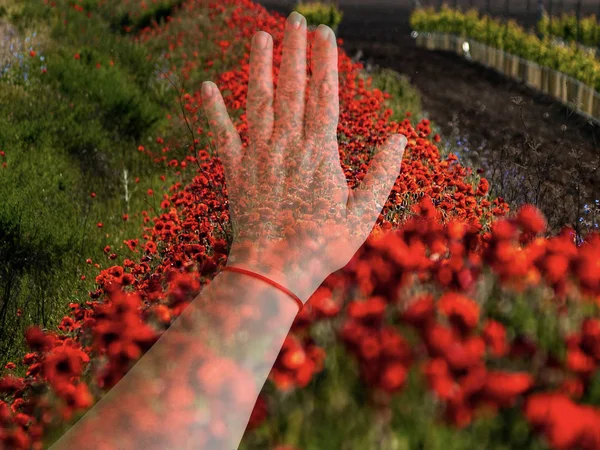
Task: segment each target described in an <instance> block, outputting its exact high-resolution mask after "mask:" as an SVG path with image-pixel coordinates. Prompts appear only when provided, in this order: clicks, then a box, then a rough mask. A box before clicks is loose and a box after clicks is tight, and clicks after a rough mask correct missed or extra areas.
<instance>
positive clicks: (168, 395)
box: [51, 272, 298, 450]
mask: <svg viewBox="0 0 600 450" xmlns="http://www.w3.org/2000/svg"><path fill="white" fill-rule="evenodd" d="M297 312H298V307H297V305H296V304H295V303H294V301H293V300H292V299H291V298H290V297H288V296H287V295H286V294H284V293H283V292H281V291H280V290H278V289H277V288H275V287H272V286H269V285H268V284H267V283H265V282H264V281H261V280H258V279H255V278H253V277H251V276H248V275H244V274H239V273H231V272H222V273H220V274H219V275H217V276H216V277H215V278H214V279H213V280H212V282H211V283H210V284H208V285H207V286H206V287H205V288H204V289H203V290H202V292H201V293H200V295H198V297H197V298H196V299H195V300H194V301H193V302H192V303H191V304H190V305H189V306H188V307H187V308H186V309H185V311H184V312H183V313H182V314H181V316H180V317H179V318H178V319H177V321H175V322H174V323H173V325H172V326H171V327H170V328H169V329H168V330H167V331H166V332H165V333H164V334H163V335H162V336H161V338H160V339H159V340H158V341H157V343H156V344H155V345H154V346H153V347H152V348H151V349H150V350H149V351H148V352H147V353H146V354H145V355H144V356H143V357H142V358H141V359H140V360H139V361H138V362H137V364H136V365H135V366H134V367H133V368H132V369H131V370H130V371H129V372H128V373H127V375H125V377H124V378H123V379H122V380H121V381H120V382H119V383H118V384H117V385H116V386H115V387H114V388H113V389H112V390H111V391H110V392H109V393H108V394H106V395H105V396H104V397H103V398H102V399H101V400H100V401H99V402H98V403H97V404H96V405H95V406H94V407H93V408H92V409H91V410H90V411H89V412H88V413H87V414H86V415H85V416H84V417H83V418H82V419H81V420H80V421H79V422H78V423H77V424H76V425H75V426H74V427H73V428H71V429H70V430H69V432H67V433H66V434H65V435H64V436H63V437H62V438H61V439H60V440H59V441H57V442H56V444H55V445H53V446H52V447H51V448H52V450H61V449H65V450H67V449H69V450H71V449H84V448H85V449H104V448H106V449H108V448H114V449H138V448H139V449H144V450H151V449H165V450H166V449H186V448H190V449H192V448H193V449H209V450H217V449H218V450H221V449H222V450H225V449H226V450H232V449H235V448H237V447H238V445H239V442H240V440H241V438H242V436H243V433H244V430H245V428H246V425H247V423H248V419H249V417H250V414H251V412H252V409H253V407H254V404H255V402H256V398H257V397H258V394H259V392H260V390H261V389H262V386H263V384H264V382H265V380H266V379H267V377H268V375H269V372H270V370H271V367H272V365H273V363H274V361H275V359H276V358H277V355H278V353H279V351H280V349H281V346H282V344H283V341H284V339H285V337H286V336H287V334H288V332H289V329H290V326H291V324H292V322H293V320H294V317H295V316H296V314H297ZM217 358H218V359H217ZM223 361H227V362H226V363H224V362H223ZM215 435H216V436H215Z"/></svg>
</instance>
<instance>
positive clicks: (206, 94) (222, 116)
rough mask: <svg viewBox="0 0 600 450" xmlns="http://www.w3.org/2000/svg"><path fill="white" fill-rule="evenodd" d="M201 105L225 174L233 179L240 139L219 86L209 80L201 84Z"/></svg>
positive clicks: (237, 162)
mask: <svg viewBox="0 0 600 450" xmlns="http://www.w3.org/2000/svg"><path fill="white" fill-rule="evenodd" d="M202 107H203V108H204V112H205V114H206V117H207V119H208V124H209V126H210V131H212V133H213V135H214V136H215V138H216V143H217V152H218V155H219V158H220V159H221V161H222V163H223V167H224V169H225V175H226V177H227V178H228V179H229V180H233V179H234V175H235V174H236V173H237V172H238V170H239V167H240V162H241V153H242V140H241V139H240V135H239V134H238V132H237V130H236V128H235V127H234V126H233V123H231V119H230V117H229V114H228V113H227V108H226V107H225V103H224V102H223V97H221V92H219V88H218V87H217V85H216V84H214V83H213V82H211V81H205V82H204V83H203V84H202Z"/></svg>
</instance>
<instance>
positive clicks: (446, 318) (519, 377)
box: [0, 0, 600, 449]
mask: <svg viewBox="0 0 600 450" xmlns="http://www.w3.org/2000/svg"><path fill="white" fill-rule="evenodd" d="M134 5H136V6H137V7H140V8H143V7H144V5H145V3H144V2H143V1H140V2H136V3H135V4H134ZM48 7H49V8H53V7H57V8H60V7H66V8H72V7H73V6H72V5H70V4H62V3H60V4H59V5H58V6H56V5H55V6H50V5H49V6H48ZM82 13H84V10H83V8H82ZM207 20H208V21H211V22H212V23H214V24H215V27H214V30H213V31H212V32H211V34H210V35H208V36H204V35H199V33H198V29H197V28H196V27H194V26H192V24H193V23H194V21H207ZM284 23H285V18H284V17H281V16H279V15H271V14H269V13H268V12H267V11H266V10H265V9H264V8H262V7H261V6H259V5H256V4H254V3H252V2H251V1H248V0H221V1H213V0H193V1H188V2H185V3H183V4H182V7H181V10H180V11H179V12H178V14H176V15H175V16H174V17H170V18H168V19H167V21H166V22H165V23H164V24H163V25H161V26H151V27H144V28H142V29H141V30H140V32H139V34H138V35H137V37H136V39H138V40H139V42H140V43H141V44H142V45H144V46H148V48H156V49H159V48H161V49H162V48H164V47H165V46H167V48H168V50H166V51H161V52H157V55H156V59H157V60H158V61H160V64H161V66H162V65H165V60H166V61H168V67H169V74H168V75H175V74H178V75H180V76H181V77H182V78H183V79H186V80H192V79H194V76H196V77H197V73H198V72H199V71H202V70H204V71H207V70H208V68H209V67H211V66H212V65H213V64H224V66H226V65H227V64H231V67H235V68H234V69H231V70H227V71H224V72H222V73H221V74H220V75H219V77H218V78H217V79H216V80H215V82H216V84H217V85H218V87H219V89H220V90H221V92H222V94H223V98H224V100H225V103H226V105H227V108H228V110H229V112H230V114H231V115H232V118H233V120H234V124H235V125H236V127H237V130H238V131H239V132H240V135H241V137H242V141H243V142H244V145H246V144H247V128H246V126H247V122H246V117H245V113H244V111H245V101H246V94H247V85H248V73H249V68H248V64H249V52H250V40H251V38H252V36H253V35H254V33H256V31H257V30H265V31H267V32H269V33H270V34H272V35H273V38H274V58H273V60H274V66H275V67H274V79H275V84H277V76H278V71H279V65H280V62H281V51H282V38H283V32H284ZM309 34H310V36H309V42H312V32H311V33H309ZM206 39H208V40H211V41H212V42H213V43H214V44H215V48H216V49H217V51H216V52H215V53H214V55H213V58H212V59H211V60H208V61H207V60H201V59H199V58H198V56H197V54H195V53H194V48H195V46H197V45H198V42H199V41H200V40H206ZM338 43H341V40H340V39H338ZM309 54H310V48H309ZM361 69H362V65H361V64H360V63H353V62H352V61H351V59H350V58H349V57H348V56H347V55H345V54H344V52H343V51H342V50H340V51H339V72H340V121H339V125H338V141H339V153H340V162H341V164H342V167H343V169H344V172H345V174H346V177H347V181H348V184H349V186H350V187H352V188H354V187H355V186H356V185H357V183H358V182H359V181H360V180H361V179H362V178H364V176H365V173H366V172H367V171H368V165H369V160H370V157H371V156H372V153H373V150H374V147H375V145H377V144H380V143H382V142H384V141H385V139H386V138H387V136H389V135H390V134H393V133H402V134H404V135H406V136H407V138H408V143H409V144H408V147H407V151H406V153H405V159H404V162H403V165H402V170H401V172H400V174H399V176H398V179H397V180H396V183H395V185H394V187H393V189H392V192H391V193H390V196H389V199H388V201H387V202H386V204H385V206H384V208H383V210H382V212H381V214H380V217H379V220H378V222H377V225H376V226H375V228H374V230H373V233H372V235H371V237H370V238H369V239H368V240H367V242H365V244H364V245H363V247H362V248H361V249H360V250H359V251H358V252H357V254H356V255H355V257H354V258H353V259H352V260H351V261H350V262H349V263H348V265H347V266H346V267H345V268H344V269H342V270H340V271H338V272H336V273H334V274H331V275H330V276H329V277H328V278H327V280H325V282H324V283H323V284H322V286H321V287H320V288H319V289H318V290H317V291H316V292H315V293H314V294H313V296H312V297H311V298H310V300H309V301H308V303H307V304H306V305H305V307H304V308H303V310H302V311H301V312H300V313H299V314H298V316H297V317H296V319H295V321H294V324H293V326H292V329H291V331H290V333H289V335H288V336H287V338H286V340H285V342H284V345H283V348H282V350H281V352H280V354H279V357H278V359H277V361H276V363H275V365H274V367H273V369H272V371H271V373H270V376H269V381H268V383H266V384H265V387H264V388H263V391H262V393H261V395H260V397H259V399H258V401H257V403H256V406H255V409H254V412H253V414H252V417H251V419H250V423H249V425H248V428H247V430H246V435H245V436H244V440H243V441H242V448H273V447H275V446H278V445H279V446H280V447H279V448H280V449H282V448H283V446H284V445H286V446H289V447H286V448H296V449H303V448H305V449H311V448H343V447H344V446H346V447H347V446H348V445H351V446H353V447H352V448H373V449H375V448H378V449H379V448H390V449H391V448H432V449H434V448H435V449H437V448H439V449H442V448H443V449H471V448H475V447H476V446H481V447H484V448H506V449H509V448H539V449H542V448H548V446H549V447H551V448H556V449H569V448H581V449H598V448H600V409H599V407H600V371H599V370H598V365H599V364H600V256H599V255H600V238H599V236H598V235H593V234H591V235H589V236H587V238H586V240H585V242H583V243H582V244H581V245H576V243H575V239H574V233H573V232H572V230H569V229H565V230H563V232H562V233H560V234H559V235H557V236H547V235H546V233H545V231H546V223H545V220H544V218H543V217H542V216H541V215H540V214H539V212H538V211H537V210H535V209H534V208H532V207H530V206H524V207H522V208H521V209H519V210H518V211H516V212H515V213H513V214H510V215H509V208H508V206H507V205H506V203H505V202H504V201H503V200H502V199H501V198H496V199H492V198H490V197H489V195H488V190H489V184H488V182H487V180H485V179H483V178H480V177H478V176H477V175H476V174H474V173H473V172H472V171H471V170H470V169H467V168H465V167H463V166H462V165H461V164H460V163H459V162H458V161H457V157H456V156H455V155H452V154H450V155H449V156H448V157H446V158H442V157H441V156H440V152H439V150H438V148H437V147H436V143H437V142H439V140H440V138H439V136H437V135H434V136H432V135H431V134H432V133H431V126H430V125H431V124H430V123H429V121H427V120H422V121H420V122H418V123H412V122H411V119H410V113H407V114H406V118H405V119H403V120H402V121H394V120H390V118H391V116H392V115H393V114H394V113H396V114H397V113H398V112H397V111H392V110H391V109H389V108H386V107H385V105H384V102H385V100H386V99H387V97H389V94H386V93H384V92H382V91H380V90H379V89H373V88H371V82H372V80H371V79H370V78H368V79H367V80H366V81H365V80H364V79H362V78H361V77H360V76H359V71H360V70H361ZM194 74H196V75H194ZM190 86H192V87H191V88H189V90H187V91H186V92H182V96H181V101H182V104H181V106H182V108H181V110H180V112H181V116H180V117H179V118H180V119H181V120H185V121H186V123H190V124H194V128H192V127H190V129H191V130H192V131H193V132H194V133H197V135H196V136H198V135H208V136H209V137H213V136H212V135H211V133H210V132H209V131H207V130H206V129H204V128H203V127H202V126H200V125H198V123H199V122H200V119H201V115H202V113H201V111H202V104H201V96H200V91H199V88H200V86H199V83H190ZM194 133H192V135H193V134H194ZM177 150H179V151H177ZM181 150H182V149H181V148H178V147H176V146H175V144H171V143H170V142H167V141H165V140H164V139H163V138H161V137H158V138H156V140H155V142H154V144H152V145H148V146H145V147H142V148H141V149H140V151H141V152H147V153H148V155H149V156H150V157H151V159H153V160H154V161H155V162H156V163H159V164H164V163H165V162H168V165H167V170H170V171H173V172H177V171H179V172H180V173H189V174H190V175H191V176H190V178H191V181H189V182H178V183H175V184H173V185H172V186H171V187H170V188H169V190H168V192H165V193H163V196H162V200H161V204H160V210H155V211H154V213H152V214H151V213H146V214H145V215H144V227H143V229H142V230H140V233H139V237H138V238H136V239H131V240H129V241H127V242H126V244H127V246H128V248H129V250H130V251H131V256H130V257H128V258H126V259H125V260H124V262H123V264H118V265H114V266H112V267H108V268H105V269H103V270H101V271H100V272H99V273H98V275H97V277H96V280H95V281H96V288H95V290H93V291H92V292H90V293H89V296H88V297H85V296H82V298H81V299H80V300H79V301H77V302H73V303H71V304H70V309H71V314H70V315H69V316H66V317H64V319H63V320H62V323H61V324H60V326H59V327H58V328H57V329H55V330H51V331H42V330H41V329H40V328H39V327H32V328H30V329H28V330H27V332H26V335H25V338H26V341H27V344H28V346H29V349H30V352H29V353H27V355H26V356H25V357H24V358H23V360H22V361H17V362H15V363H9V364H8V365H7V367H6V368H5V369H6V370H5V371H6V372H7V373H6V374H5V375H4V376H3V377H2V378H0V399H1V400H0V443H2V444H3V445H4V447H5V448H11V449H13V448H14V449H29V448H35V449H39V448H43V446H44V443H47V442H48V441H50V440H51V436H53V435H54V434H56V430H59V429H61V428H64V427H65V426H66V424H68V423H72V422H73V421H74V420H75V419H76V418H78V417H80V416H81V415H82V414H83V413H84V412H85V411H86V410H87V409H88V408H89V407H90V406H91V405H92V404H93V403H94V401H95V400H97V399H99V398H100V397H101V396H102V395H103V393H104V392H106V391H107V390H109V389H110V388H111V387H112V386H114V385H115V384H116V383H117V382H118V381H119V380H120V379H121V378H122V377H123V375H124V374H125V373H127V371H128V370H129V369H130V368H131V367H132V366H133V364H134V363H135V362H136V361H137V360H138V359H139V358H140V357H141V356H142V355H143V353H144V352H145V351H147V350H148V349H149V348H150V347H151V346H152V344H153V343H154V342H156V340H157V339H158V338H159V337H160V335H161V333H163V332H164V331H165V330H166V329H167V328H168V327H169V325H170V324H171V323H172V322H173V321H174V320H175V318H176V317H177V316H178V315H179V314H180V313H181V311H182V310H183V309H184V308H185V307H186V306H187V305H188V304H189V303H190V302H191V301H193V299H194V298H195V297H196V295H197V294H198V292H199V291H200V290H201V288H202V286H203V285H204V284H206V283H207V282H208V280H210V279H211V278H212V277H214V276H215V274H216V273H218V271H219V270H220V267H222V266H223V265H224V263H225V262H226V259H227V254H228V250H229V241H228V237H229V233H228V231H227V225H228V223H229V215H228V209H227V205H226V197H227V189H226V186H225V185H224V178H223V172H222V169H221V166H220V163H219V159H218V157H216V155H215V152H214V151H213V145H212V143H209V144H207V145H205V146H202V145H201V144H200V141H199V140H197V141H196V140H194V145H193V146H191V148H187V149H186V150H187V152H188V153H187V154H186V155H185V156H182V154H181V153H182V152H181ZM182 179H183V178H182ZM99 225H100V224H99ZM110 251H111V250H110V249H108V252H109V253H110ZM90 262H91V261H90ZM232 313H235V312H233V311H232ZM123 330H127V332H124V331H123ZM17 365H19V367H24V368H25V369H26V373H25V376H22V377H20V376H16V375H13V374H12V372H11V371H13V370H15V369H16V367H17ZM190 382H193V380H190ZM131 415H132V416H134V415H135V411H131ZM132 426H133V425H132ZM163 431H166V432H168V431H169V430H148V431H147V432H148V433H152V432H155V433H161V432H163Z"/></svg>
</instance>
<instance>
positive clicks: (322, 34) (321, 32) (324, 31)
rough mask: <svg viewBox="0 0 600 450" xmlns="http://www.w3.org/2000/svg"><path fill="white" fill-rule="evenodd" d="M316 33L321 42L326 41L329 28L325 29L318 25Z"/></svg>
mask: <svg viewBox="0 0 600 450" xmlns="http://www.w3.org/2000/svg"><path fill="white" fill-rule="evenodd" d="M317 32H318V33H319V38H320V39H321V40H323V41H326V40H328V39H329V27H327V26H326V25H323V24H321V25H319V28H317Z"/></svg>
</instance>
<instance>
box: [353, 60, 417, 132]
mask: <svg viewBox="0 0 600 450" xmlns="http://www.w3.org/2000/svg"><path fill="white" fill-rule="evenodd" d="M361 77H362V78H363V79H365V78H368V77H371V78H372V83H371V87H373V88H377V89H379V90H380V91H382V92H387V93H388V94H390V98H388V99H387V100H386V106H387V107H388V108H390V109H391V110H392V111H393V114H392V115H391V117H390V119H391V120H394V121H396V122H402V121H403V120H404V119H405V118H406V113H407V112H409V111H410V112H411V113H412V115H413V116H414V119H415V120H416V121H419V120H420V116H421V114H422V106H421V97H420V95H419V91H417V89H415V88H414V87H413V86H412V85H411V84H410V81H409V79H408V77H406V76H404V75H400V74H399V73H398V72H394V71H393V70H391V69H385V68H384V69H376V70H375V71H374V72H373V73H371V74H369V75H368V76H367V75H366V74H361Z"/></svg>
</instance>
